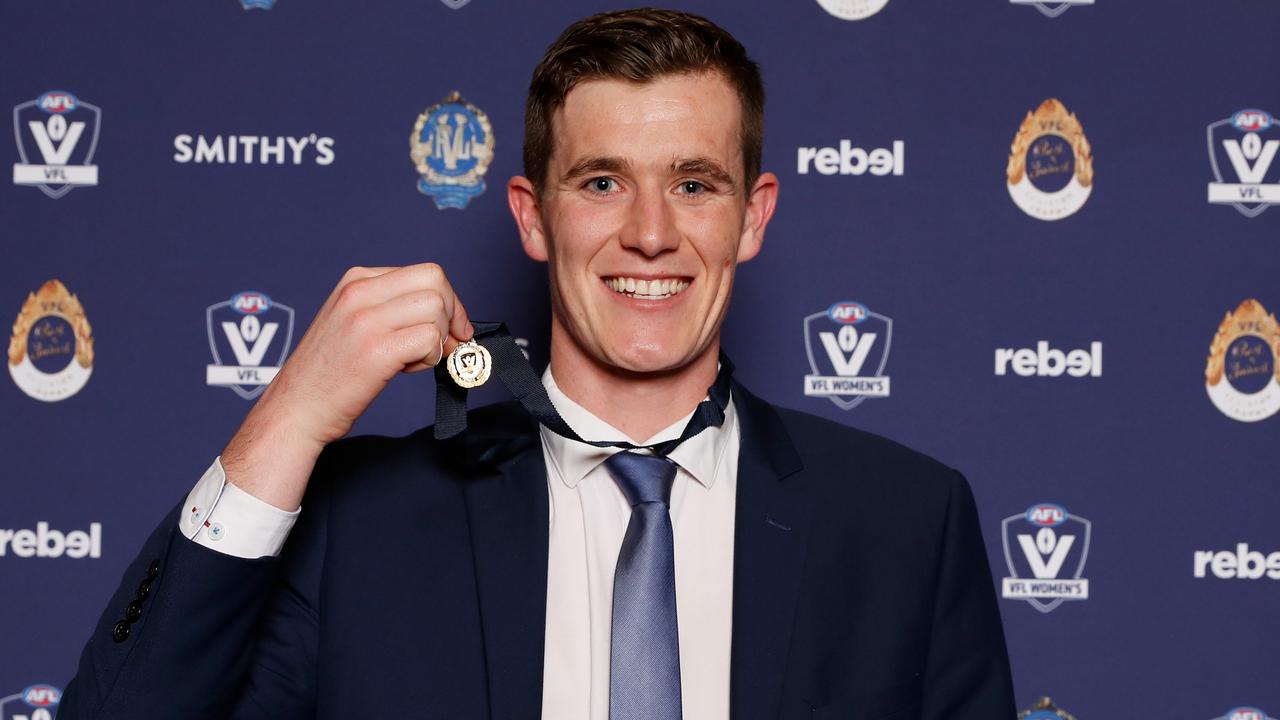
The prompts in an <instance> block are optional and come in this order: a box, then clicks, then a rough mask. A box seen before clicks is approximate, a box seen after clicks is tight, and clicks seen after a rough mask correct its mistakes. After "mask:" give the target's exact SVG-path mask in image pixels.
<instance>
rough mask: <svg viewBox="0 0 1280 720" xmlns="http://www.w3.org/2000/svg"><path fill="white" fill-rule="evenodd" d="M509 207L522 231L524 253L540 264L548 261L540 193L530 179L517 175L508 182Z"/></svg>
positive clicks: (521, 241) (521, 238)
mask: <svg viewBox="0 0 1280 720" xmlns="http://www.w3.org/2000/svg"><path fill="white" fill-rule="evenodd" d="M507 205H508V206H510V207H511V215H512V216H513V217H514V218H515V219H516V227H517V228H518V229H519V230H520V243H521V244H522V245H523V246H524V253H525V254H526V255H528V256H529V257H531V258H533V259H534V260H537V261H538V262H546V261H547V234H546V233H545V232H543V228H542V208H541V207H540V206H539V204H538V192H537V190H535V189H534V187H533V183H531V182H529V179H528V178H526V177H523V176H520V175H517V176H515V177H513V178H511V179H510V180H508V181H507Z"/></svg>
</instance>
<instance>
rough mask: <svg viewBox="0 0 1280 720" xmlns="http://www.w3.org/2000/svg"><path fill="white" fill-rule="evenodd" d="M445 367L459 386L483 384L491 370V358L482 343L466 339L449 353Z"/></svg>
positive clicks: (468, 386) (469, 386)
mask: <svg viewBox="0 0 1280 720" xmlns="http://www.w3.org/2000/svg"><path fill="white" fill-rule="evenodd" d="M445 367H446V368H447V369H448V370H449V375H450V376H451V377H452V378H453V381H454V382H456V383H458V385H459V386H460V387H464V388H468V389H470V388H474V387H480V386H481V385H483V384H485V382H486V381H488V379H489V374H490V371H492V370H493V358H492V357H491V356H490V355H489V351H488V350H486V349H485V347H484V346H483V345H481V344H480V343H477V342H476V341H474V340H468V341H467V342H464V343H462V344H460V345H458V347H456V348H454V349H453V352H451V353H449V358H448V360H446V361H445Z"/></svg>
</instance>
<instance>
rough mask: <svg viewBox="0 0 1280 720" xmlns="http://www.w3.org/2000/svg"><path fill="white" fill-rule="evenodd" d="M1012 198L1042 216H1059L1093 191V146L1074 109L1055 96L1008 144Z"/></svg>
mask: <svg viewBox="0 0 1280 720" xmlns="http://www.w3.org/2000/svg"><path fill="white" fill-rule="evenodd" d="M1005 175H1006V176H1007V178H1008V181H1009V184H1008V187H1009V196H1010V197H1012V198H1013V202H1014V203H1015V204H1017V206H1018V207H1019V208H1021V209H1022V211H1023V212H1025V213H1026V214H1028V215H1030V216H1031V217H1033V218H1038V219H1040V220H1061V219H1062V218H1064V217H1067V216H1069V215H1071V214H1073V213H1074V212H1075V211H1077V210H1079V209H1080V208H1081V207H1083V206H1084V203H1085V201H1086V200H1088V199H1089V193H1090V192H1092V191H1093V149H1092V148H1091V147H1090V146H1089V141H1088V139H1086V138H1085V136H1084V128H1083V127H1081V125H1080V121H1079V120H1078V119H1076V116H1075V113H1069V112H1067V108H1066V106H1064V105H1063V104H1062V103H1060V102H1058V101H1057V100H1056V99H1054V98H1050V99H1048V100H1045V101H1044V102H1043V103H1041V104H1040V107H1038V108H1036V110H1035V112H1029V113H1027V117H1026V118H1025V119H1023V121H1022V125H1020V126H1019V127H1018V134H1017V135H1015V136H1014V138H1013V145H1012V146H1011V147H1010V148H1009V165H1008V167H1007V168H1006V170H1005Z"/></svg>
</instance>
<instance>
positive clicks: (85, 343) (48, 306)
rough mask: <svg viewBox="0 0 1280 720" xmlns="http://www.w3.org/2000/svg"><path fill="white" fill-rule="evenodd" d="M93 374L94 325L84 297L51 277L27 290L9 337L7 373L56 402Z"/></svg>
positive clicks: (26, 388) (35, 394)
mask: <svg viewBox="0 0 1280 720" xmlns="http://www.w3.org/2000/svg"><path fill="white" fill-rule="evenodd" d="M91 374H93V329H92V328H91V327H89V319H88V318H87V317H85V314H84V306H83V305H81V304H80V299H79V298H77V297H76V296H75V295H72V294H71V292H70V291H69V290H67V286H66V285H63V284H62V283H61V282H60V281H58V280H50V281H48V282H46V283H45V284H44V285H41V286H40V289H39V290H37V291H35V292H33V293H30V294H28V295H27V301H26V302H25V303H23V304H22V310H20V311H19V312H18V319H17V320H14V321H13V334H12V335H10V336H9V375H11V376H12V377H13V381H14V382H15V383H16V384H17V385H18V387H19V388H22V392H24V393H26V394H28V395H30V396H31V397H33V398H35V399H37V400H43V401H45V402H55V401H58V400H66V399H67V398H69V397H71V396H72V395H75V394H76V393H78V392H80V388H82V387H84V385H85V383H87V382H89V376H90V375H91Z"/></svg>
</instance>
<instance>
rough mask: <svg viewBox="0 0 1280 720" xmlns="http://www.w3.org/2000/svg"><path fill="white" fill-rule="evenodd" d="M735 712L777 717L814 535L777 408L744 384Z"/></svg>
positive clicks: (740, 391) (796, 459)
mask: <svg viewBox="0 0 1280 720" xmlns="http://www.w3.org/2000/svg"><path fill="white" fill-rule="evenodd" d="M733 398H734V406H735V408H736V409H737V412H738V416H739V421H740V423H741V432H742V444H741V451H740V453H739V459H738V497H737V510H736V513H735V531H734V534H735V537H734V550H733V557H734V561H733V648H732V651H731V656H732V660H731V666H730V715H731V716H732V717H735V718H743V717H774V716H776V715H777V712H778V705H779V702H780V696H781V692H782V680H783V676H784V674H785V672H786V661H787V650H788V646H789V644H790V640H791V628H792V625H793V621H792V617H793V616H794V614H795V607H796V596H797V593H798V592H799V587H800V574H801V570H802V568H803V566H804V559H805V551H806V547H807V544H808V537H809V520H810V493H809V490H808V487H807V484H806V483H804V482H803V480H804V478H803V477H802V476H801V477H790V476H792V475H794V474H795V473H796V472H797V471H799V470H800V469H801V468H802V464H801V461H800V456H799V454H798V453H797V452H796V449H795V447H794V446H793V445H792V443H791V439H790V437H789V436H788V435H787V431H786V428H785V427H783V425H782V420H781V418H779V417H778V414H777V412H776V411H775V410H774V409H773V408H772V407H771V406H770V405H769V404H768V403H766V402H764V401H763V400H760V399H759V398H757V397H755V396H754V395H751V394H750V393H749V392H747V391H746V390H745V389H744V388H743V387H742V386H741V385H738V384H736V383H735V385H734V388H733Z"/></svg>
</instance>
